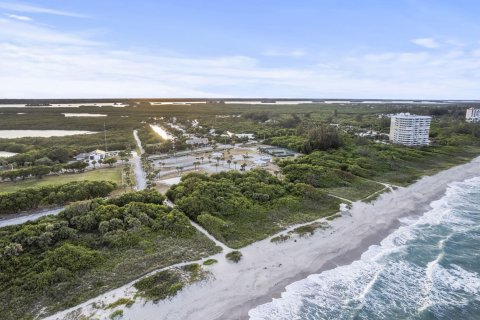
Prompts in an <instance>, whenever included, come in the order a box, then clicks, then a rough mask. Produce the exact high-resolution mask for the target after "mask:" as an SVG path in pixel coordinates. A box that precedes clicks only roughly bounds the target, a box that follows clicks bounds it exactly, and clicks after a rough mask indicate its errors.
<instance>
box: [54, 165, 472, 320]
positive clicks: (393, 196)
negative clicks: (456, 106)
mask: <svg viewBox="0 0 480 320" xmlns="http://www.w3.org/2000/svg"><path fill="white" fill-rule="evenodd" d="M475 176H480V157H478V158H476V159H474V160H473V161H471V162H469V163H467V164H464V165H460V166H457V167H454V168H451V169H448V170H445V171H442V172H440V173H437V174H436V175H433V176H430V177H424V178H422V179H421V180H419V181H418V182H416V183H414V184H412V185H410V186H408V187H406V188H399V189H397V190H395V191H393V192H390V193H385V194H382V195H381V196H380V197H379V198H378V199H377V200H376V201H375V202H373V203H371V204H367V203H362V202H355V203H354V204H353V206H352V208H351V209H350V210H349V211H347V212H345V213H344V215H343V216H342V217H341V218H338V219H335V220H334V221H332V222H330V228H328V229H326V230H323V231H317V232H316V233H315V234H314V235H312V236H308V237H303V238H300V237H293V238H291V239H289V240H287V241H286V242H283V243H279V244H274V243H271V242H270V238H268V239H265V240H263V241H259V242H257V243H254V244H252V245H249V246H247V247H245V248H242V249H241V250H240V251H241V252H242V253H243V258H242V260H241V261H240V262H239V263H238V264H233V263H231V262H227V261H226V259H225V258H224V254H225V253H226V252H223V253H222V254H218V255H216V256H213V258H215V259H217V260H218V261H219V262H218V263H217V264H215V265H212V266H210V267H206V268H207V270H209V271H211V272H212V279H211V280H208V281H204V282H201V283H197V284H194V285H192V286H190V287H187V288H185V289H184V290H182V291H181V292H180V293H179V294H178V295H177V296H175V297H173V298H172V299H170V300H166V301H161V302H159V303H156V304H155V303H151V302H146V303H145V302H144V301H141V300H139V299H137V302H136V303H135V304H134V305H132V306H131V307H130V308H123V312H124V316H123V319H248V311H249V310H250V309H252V308H254V307H256V306H257V305H259V304H262V303H266V302H269V301H271V300H272V298H275V297H279V296H280V294H281V292H283V291H284V290H285V287H286V286H287V285H288V284H290V283H292V282H294V281H297V280H300V279H304V278H305V277H307V276H308V275H310V274H313V273H319V272H321V271H323V270H327V269H331V268H335V267H336V266H338V265H344V264H349V263H351V262H352V261H354V260H357V259H358V258H360V256H361V254H362V253H363V252H365V251H366V250H367V249H368V247H369V246H371V245H375V244H378V243H380V241H381V240H382V239H383V238H385V237H386V236H387V235H388V234H389V233H390V232H392V231H393V230H394V229H396V228H398V226H399V225H400V222H399V220H398V219H399V218H401V217H405V216H412V215H420V214H422V213H424V212H426V211H427V210H428V209H429V204H430V203H431V202H432V201H434V200H436V199H439V198H440V197H441V196H442V195H443V194H444V193H445V190H446V188H447V186H448V184H449V183H452V182H457V181H463V180H465V179H468V178H472V177H475ZM283 233H285V232H283ZM134 294H135V290H134V289H133V288H132V284H131V283H130V284H127V285H125V286H123V287H121V288H118V289H116V290H113V291H111V292H108V293H106V294H104V295H102V296H100V297H97V298H95V299H92V300H89V301H87V302H85V303H84V304H82V305H80V306H77V307H75V308H72V309H69V310H65V311H63V312H61V313H58V314H57V315H54V316H52V317H49V319H65V318H70V319H77V318H78V316H79V315H80V314H84V315H92V314H94V316H95V317H96V318H100V319H107V318H108V317H109V315H110V314H111V313H112V311H113V310H112V309H110V310H103V309H95V308H93V307H92V303H93V302H96V303H102V302H103V303H110V302H113V301H115V300H117V299H119V298H122V297H132V296H133V295H134ZM80 308H81V309H80Z"/></svg>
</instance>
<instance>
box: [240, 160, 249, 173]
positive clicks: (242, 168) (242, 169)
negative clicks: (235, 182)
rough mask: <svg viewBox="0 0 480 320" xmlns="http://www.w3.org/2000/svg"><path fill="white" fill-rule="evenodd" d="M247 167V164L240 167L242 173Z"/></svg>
mask: <svg viewBox="0 0 480 320" xmlns="http://www.w3.org/2000/svg"><path fill="white" fill-rule="evenodd" d="M246 166H247V164H246V163H245V162H244V163H242V165H241V166H240V167H241V169H240V171H245V167H246Z"/></svg>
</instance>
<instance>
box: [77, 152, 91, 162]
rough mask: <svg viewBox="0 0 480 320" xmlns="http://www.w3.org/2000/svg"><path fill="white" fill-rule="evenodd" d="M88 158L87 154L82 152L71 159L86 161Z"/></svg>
mask: <svg viewBox="0 0 480 320" xmlns="http://www.w3.org/2000/svg"><path fill="white" fill-rule="evenodd" d="M89 156H90V154H89V153H87V152H82V153H79V154H77V155H76V156H75V157H73V158H74V159H75V160H77V161H84V160H88V157H89Z"/></svg>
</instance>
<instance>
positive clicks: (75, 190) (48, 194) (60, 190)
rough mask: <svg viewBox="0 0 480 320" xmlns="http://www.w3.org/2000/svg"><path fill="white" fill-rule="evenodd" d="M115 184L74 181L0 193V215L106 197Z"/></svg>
mask: <svg viewBox="0 0 480 320" xmlns="http://www.w3.org/2000/svg"><path fill="white" fill-rule="evenodd" d="M116 187H117V185H116V184H115V183H112V182H109V181H75V182H69V183H66V184H63V185H59V186H45V187H38V188H28V189H23V190H19V191H16V192H12V193H0V215H1V214H12V213H17V212H21V211H26V210H33V209H37V208H40V207H45V206H55V205H57V206H59V205H64V204H66V203H68V202H72V201H80V200H87V199H91V198H97V197H106V196H107V195H109V194H110V192H112V191H113V190H115V189H116Z"/></svg>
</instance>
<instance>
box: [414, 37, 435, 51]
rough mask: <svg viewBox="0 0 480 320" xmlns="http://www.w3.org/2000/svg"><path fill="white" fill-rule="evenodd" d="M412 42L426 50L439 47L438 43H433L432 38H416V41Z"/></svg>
mask: <svg viewBox="0 0 480 320" xmlns="http://www.w3.org/2000/svg"><path fill="white" fill-rule="evenodd" d="M412 42H413V43H415V44H416V45H419V46H421V47H424V48H428V49H436V48H438V47H440V45H439V44H438V42H437V41H435V39H433V38H418V39H413V40H412Z"/></svg>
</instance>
